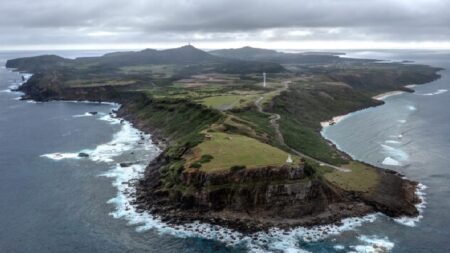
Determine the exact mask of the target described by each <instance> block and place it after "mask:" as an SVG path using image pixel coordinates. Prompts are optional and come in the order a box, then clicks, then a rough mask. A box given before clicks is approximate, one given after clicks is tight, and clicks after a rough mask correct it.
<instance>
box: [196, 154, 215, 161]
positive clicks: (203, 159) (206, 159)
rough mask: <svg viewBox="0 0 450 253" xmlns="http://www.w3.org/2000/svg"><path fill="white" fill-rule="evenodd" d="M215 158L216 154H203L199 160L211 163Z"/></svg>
mask: <svg viewBox="0 0 450 253" xmlns="http://www.w3.org/2000/svg"><path fill="white" fill-rule="evenodd" d="M213 158H214V156H212V155H208V154H206V155H202V157H201V158H200V160H199V161H198V162H199V163H209V162H210V161H211V160H212V159H213Z"/></svg>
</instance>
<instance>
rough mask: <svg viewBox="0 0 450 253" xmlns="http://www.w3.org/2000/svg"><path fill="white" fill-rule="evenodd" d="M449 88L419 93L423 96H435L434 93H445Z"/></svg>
mask: <svg viewBox="0 0 450 253" xmlns="http://www.w3.org/2000/svg"><path fill="white" fill-rule="evenodd" d="M447 91H448V90H446V89H439V90H437V91H435V92H430V93H425V94H419V95H422V96H434V95H439V94H443V93H446V92H447Z"/></svg>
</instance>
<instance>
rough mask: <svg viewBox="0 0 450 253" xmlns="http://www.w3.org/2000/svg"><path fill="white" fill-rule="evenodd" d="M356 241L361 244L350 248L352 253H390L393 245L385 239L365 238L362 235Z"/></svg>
mask: <svg viewBox="0 0 450 253" xmlns="http://www.w3.org/2000/svg"><path fill="white" fill-rule="evenodd" d="M358 240H359V241H361V242H362V243H363V244H361V245H356V246H350V248H351V249H352V251H349V252H357V253H387V252H390V251H391V250H392V249H393V248H394V246H395V244H394V243H393V242H391V241H389V239H388V238H387V237H384V238H381V237H377V236H366V235H362V236H359V237H358Z"/></svg>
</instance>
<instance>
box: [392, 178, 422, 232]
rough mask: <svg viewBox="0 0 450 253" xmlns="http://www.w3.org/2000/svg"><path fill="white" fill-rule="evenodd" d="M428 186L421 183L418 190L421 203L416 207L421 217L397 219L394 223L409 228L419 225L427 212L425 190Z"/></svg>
mask: <svg viewBox="0 0 450 253" xmlns="http://www.w3.org/2000/svg"><path fill="white" fill-rule="evenodd" d="M426 189H427V186H426V185H424V184H421V183H419V184H418V185H417V188H416V195H417V196H418V197H419V198H420V201H421V202H420V203H419V204H417V205H416V208H417V210H419V215H418V216H416V217H400V218H395V219H394V221H395V222H397V223H400V224H402V225H405V226H408V227H415V226H416V225H417V223H418V222H419V221H420V220H421V219H422V218H423V212H424V210H425V207H426V204H427V202H426V201H425V195H426V193H425V190H426Z"/></svg>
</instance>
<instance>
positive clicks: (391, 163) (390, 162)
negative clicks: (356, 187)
mask: <svg viewBox="0 0 450 253" xmlns="http://www.w3.org/2000/svg"><path fill="white" fill-rule="evenodd" d="M381 163H382V164H384V165H389V166H400V165H402V164H401V163H400V162H399V161H397V160H395V159H394V158H392V157H389V156H388V157H386V158H384V160H383V162H381Z"/></svg>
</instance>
